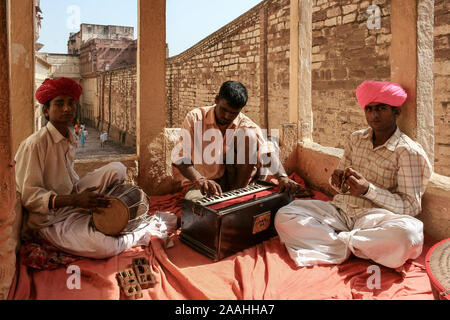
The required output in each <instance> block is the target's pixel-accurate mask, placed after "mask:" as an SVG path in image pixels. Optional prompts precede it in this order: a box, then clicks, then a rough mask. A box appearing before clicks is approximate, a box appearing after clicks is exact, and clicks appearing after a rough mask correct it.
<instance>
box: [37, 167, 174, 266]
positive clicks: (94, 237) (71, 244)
mask: <svg viewBox="0 0 450 320" xmlns="http://www.w3.org/2000/svg"><path fill="white" fill-rule="evenodd" d="M126 170H127V169H126V167H125V166H124V165H123V164H122V163H120V162H112V163H110V164H108V165H105V166H103V167H101V168H99V169H97V170H95V171H93V172H90V173H88V174H87V175H86V176H85V177H83V178H82V179H80V181H79V182H78V184H77V186H76V189H77V192H82V191H84V190H86V189H88V188H90V187H94V186H95V187H97V188H98V193H100V194H103V193H105V192H106V191H107V190H108V189H109V188H110V187H112V186H114V185H116V184H118V183H123V181H124V180H125V178H126ZM62 215H63V216H64V217H65V218H64V219H63V220H62V221H59V222H56V223H54V224H52V225H51V226H48V227H45V228H42V229H39V234H40V236H41V237H43V238H44V239H46V240H48V241H49V242H51V243H52V244H53V245H55V246H56V247H58V248H60V249H62V250H63V251H66V252H69V253H71V254H75V255H78V256H83V257H88V258H97V259H103V258H108V257H112V256H115V255H117V254H119V253H121V252H122V251H124V250H126V249H129V248H131V247H134V246H138V245H148V244H149V242H150V238H151V236H157V237H161V238H164V237H166V236H168V235H169V234H170V233H171V232H173V231H174V230H175V228H176V216H175V214H170V213H164V212H161V213H158V214H157V215H156V216H155V219H153V220H152V222H151V223H150V224H148V225H147V224H146V223H143V224H142V225H141V226H139V227H138V228H137V229H136V230H137V231H135V232H133V233H130V234H126V235H120V236H117V237H112V236H107V235H105V234H103V233H101V232H100V231H98V230H96V229H95V228H94V226H93V225H92V223H91V220H92V216H91V215H90V214H89V213H88V212H87V211H86V210H84V209H76V208H75V209H71V210H70V211H67V212H63V213H62Z"/></svg>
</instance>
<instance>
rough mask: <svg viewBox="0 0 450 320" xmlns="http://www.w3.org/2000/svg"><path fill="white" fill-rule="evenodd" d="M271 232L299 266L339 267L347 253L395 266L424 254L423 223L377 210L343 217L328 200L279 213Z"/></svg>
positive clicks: (301, 203) (296, 203)
mask: <svg viewBox="0 0 450 320" xmlns="http://www.w3.org/2000/svg"><path fill="white" fill-rule="evenodd" d="M275 228H276V230H277V232H278V234H279V236H280V241H281V242H283V243H284V244H285V246H286V249H287V251H288V252H289V255H290V257H291V258H292V259H293V260H294V261H295V263H296V264H297V265H298V266H312V265H316V264H340V263H342V262H344V261H345V260H346V259H347V258H348V257H349V256H350V253H353V254H354V255H355V256H357V257H360V258H363V259H370V260H372V261H374V262H376V263H379V264H381V265H384V266H386V267H389V268H398V267H400V266H402V265H403V264H404V263H405V262H406V260H408V259H415V258H417V257H418V256H419V255H420V254H421V252H422V246H423V240H424V239H423V223H422V222H421V221H420V220H418V219H416V218H414V217H411V216H407V215H399V214H394V213H392V212H390V211H388V210H385V209H381V208H373V209H367V211H366V213H365V214H364V215H361V216H358V217H351V218H350V217H347V216H346V215H345V213H344V212H343V211H341V210H340V209H337V208H336V207H335V206H333V205H332V204H331V203H329V202H325V201H320V200H296V201H293V202H291V203H290V204H289V205H287V206H285V207H282V208H280V209H279V210H278V212H277V214H276V216H275Z"/></svg>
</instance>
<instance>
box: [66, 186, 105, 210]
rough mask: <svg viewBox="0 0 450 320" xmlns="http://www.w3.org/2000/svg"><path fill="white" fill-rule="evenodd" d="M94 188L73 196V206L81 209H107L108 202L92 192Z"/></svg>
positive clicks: (103, 197) (100, 195)
mask: <svg viewBox="0 0 450 320" xmlns="http://www.w3.org/2000/svg"><path fill="white" fill-rule="evenodd" d="M96 189H97V188H96V187H93V188H88V189H86V190H85V191H83V192H80V193H78V194H75V195H74V199H73V200H74V205H76V206H77V207H81V208H108V207H109V206H110V200H109V199H108V198H106V197H105V196H104V195H102V194H98V193H95V192H93V191H94V190H96Z"/></svg>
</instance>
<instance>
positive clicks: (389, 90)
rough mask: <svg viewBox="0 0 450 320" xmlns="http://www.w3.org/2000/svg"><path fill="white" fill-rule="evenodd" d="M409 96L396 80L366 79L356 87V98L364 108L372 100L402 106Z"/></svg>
mask: <svg viewBox="0 0 450 320" xmlns="http://www.w3.org/2000/svg"><path fill="white" fill-rule="evenodd" d="M407 96H408V94H407V93H406V91H405V90H404V89H403V88H402V87H401V86H400V85H399V84H398V83H394V82H382V81H364V82H363V83H362V84H360V85H359V86H358V88H357V89H356V98H357V99H358V102H359V104H360V105H361V107H362V108H363V109H364V108H365V107H366V106H367V105H368V104H369V103H371V102H379V103H385V104H388V105H390V106H393V107H400V106H401V105H402V104H403V103H404V102H405V100H406V98H407Z"/></svg>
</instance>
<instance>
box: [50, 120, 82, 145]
mask: <svg viewBox="0 0 450 320" xmlns="http://www.w3.org/2000/svg"><path fill="white" fill-rule="evenodd" d="M47 130H48V132H49V133H50V136H51V137H52V140H53V141H54V143H59V142H60V141H62V140H64V139H66V138H65V137H64V136H63V135H62V134H61V132H59V131H58V129H56V127H55V126H54V125H53V124H52V123H51V122H50V121H49V122H48V123H47ZM68 140H69V143H70V144H73V145H76V141H75V137H74V136H73V134H72V132H71V131H70V130H69V138H68Z"/></svg>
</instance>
